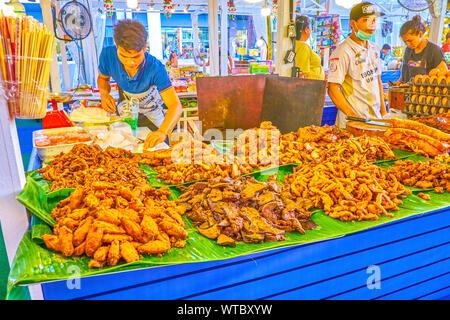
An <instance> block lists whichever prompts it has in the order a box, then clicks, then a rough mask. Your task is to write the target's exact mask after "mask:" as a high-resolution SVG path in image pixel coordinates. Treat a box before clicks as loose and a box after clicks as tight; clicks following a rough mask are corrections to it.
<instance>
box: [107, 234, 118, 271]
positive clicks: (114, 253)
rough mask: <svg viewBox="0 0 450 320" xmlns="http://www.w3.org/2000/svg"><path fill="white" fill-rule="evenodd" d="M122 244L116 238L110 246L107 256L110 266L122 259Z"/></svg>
mask: <svg viewBox="0 0 450 320" xmlns="http://www.w3.org/2000/svg"><path fill="white" fill-rule="evenodd" d="M120 257H121V255H120V244H119V241H117V240H114V241H113V242H112V243H111V246H110V247H109V251H108V257H107V263H108V266H115V265H116V264H117V262H119V260H120Z"/></svg>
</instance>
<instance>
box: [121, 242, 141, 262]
mask: <svg viewBox="0 0 450 320" xmlns="http://www.w3.org/2000/svg"><path fill="white" fill-rule="evenodd" d="M120 254H121V255H122V258H123V259H124V260H125V261H126V262H128V263H129V262H135V261H138V260H139V253H138V252H137V251H136V249H135V248H134V246H133V245H132V244H131V243H130V242H128V241H125V242H122V243H121V244H120Z"/></svg>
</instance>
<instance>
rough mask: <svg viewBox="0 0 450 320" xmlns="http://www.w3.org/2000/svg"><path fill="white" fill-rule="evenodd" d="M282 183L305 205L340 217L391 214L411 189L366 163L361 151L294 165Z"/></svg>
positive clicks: (370, 217)
mask: <svg viewBox="0 0 450 320" xmlns="http://www.w3.org/2000/svg"><path fill="white" fill-rule="evenodd" d="M284 183H285V184H286V185H287V186H289V188H290V191H291V193H292V194H293V195H295V197H296V198H297V199H296V201H297V202H299V201H301V202H302V203H303V204H304V208H305V209H310V208H320V209H324V210H325V214H327V215H328V216H330V217H332V218H335V219H339V220H341V221H361V220H378V219H379V217H380V215H381V214H384V215H386V216H393V214H392V213H390V212H389V211H397V210H399V209H398V205H399V204H401V203H402V201H401V200H400V199H399V198H404V197H406V194H410V193H411V191H410V190H409V189H406V188H405V187H404V186H403V185H402V184H400V183H399V181H398V180H397V178H396V177H395V176H394V175H393V174H386V173H384V172H383V170H382V169H381V168H379V167H377V166H375V165H373V164H371V163H369V162H368V161H367V160H366V158H365V157H364V156H362V155H361V154H357V153H355V154H353V155H352V156H351V157H349V158H347V159H345V158H342V157H339V156H332V157H330V158H328V159H326V160H324V161H323V162H321V163H308V164H303V165H300V166H298V167H297V168H294V172H293V173H292V174H290V175H287V176H286V177H285V181H284Z"/></svg>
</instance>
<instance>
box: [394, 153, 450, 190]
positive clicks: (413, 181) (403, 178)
mask: <svg viewBox="0 0 450 320" xmlns="http://www.w3.org/2000/svg"><path fill="white" fill-rule="evenodd" d="M386 172H387V173H388V174H391V175H394V176H395V177H396V179H397V180H398V181H400V182H401V183H403V184H404V185H407V186H411V187H417V188H421V189H431V188H434V192H436V193H443V192H445V191H446V192H450V170H449V168H448V165H447V164H444V163H441V162H439V161H435V160H427V161H417V162H416V163H414V162H413V161H412V160H398V161H396V162H395V164H394V166H392V167H389V168H388V169H387V171H386Z"/></svg>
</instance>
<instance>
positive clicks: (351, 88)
mask: <svg viewBox="0 0 450 320" xmlns="http://www.w3.org/2000/svg"><path fill="white" fill-rule="evenodd" d="M382 15H384V13H380V12H379V11H378V10H377V7H375V6H374V5H373V4H371V3H370V2H362V3H359V4H357V5H355V6H354V7H353V8H352V9H351V11H350V27H351V28H352V33H351V35H350V36H349V37H348V38H346V39H345V40H344V41H343V42H342V43H340V44H339V45H338V47H337V48H336V50H334V51H333V53H332V55H331V57H330V67H329V71H328V95H329V96H330V98H331V100H332V101H333V103H334V104H335V105H336V107H337V108H338V115H337V119H336V124H337V125H338V126H339V128H345V126H346V116H353V117H358V118H371V119H380V118H382V117H383V115H385V114H386V106H385V103H384V99H383V98H382V97H383V85H382V83H381V71H382V70H381V63H380V49H379V48H378V46H377V45H376V44H375V43H373V42H371V41H369V38H370V37H371V36H372V35H373V34H374V33H375V30H376V20H377V17H379V16H382Z"/></svg>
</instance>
